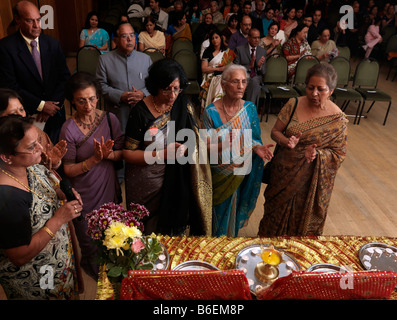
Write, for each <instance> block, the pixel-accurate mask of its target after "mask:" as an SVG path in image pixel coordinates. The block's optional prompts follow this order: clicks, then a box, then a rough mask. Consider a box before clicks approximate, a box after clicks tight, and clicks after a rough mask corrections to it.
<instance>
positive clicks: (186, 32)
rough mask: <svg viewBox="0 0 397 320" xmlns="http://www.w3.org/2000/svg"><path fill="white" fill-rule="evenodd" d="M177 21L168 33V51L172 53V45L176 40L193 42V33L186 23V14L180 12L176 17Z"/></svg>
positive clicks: (170, 26)
mask: <svg viewBox="0 0 397 320" xmlns="http://www.w3.org/2000/svg"><path fill="white" fill-rule="evenodd" d="M174 18H175V21H174V22H173V23H172V24H171V25H169V26H168V29H167V31H166V50H167V51H168V52H171V48H172V44H173V42H174V41H175V40H176V39H182V40H190V41H192V40H193V39H192V31H191V30H190V26H189V24H188V23H187V22H186V14H185V13H184V12H183V11H178V12H177V13H176V15H175V16H174Z"/></svg>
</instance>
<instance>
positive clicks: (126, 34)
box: [120, 33, 135, 40]
mask: <svg viewBox="0 0 397 320" xmlns="http://www.w3.org/2000/svg"><path fill="white" fill-rule="evenodd" d="M129 37H131V38H132V39H134V38H135V34H134V33H123V34H120V39H123V40H126V39H127V38H129Z"/></svg>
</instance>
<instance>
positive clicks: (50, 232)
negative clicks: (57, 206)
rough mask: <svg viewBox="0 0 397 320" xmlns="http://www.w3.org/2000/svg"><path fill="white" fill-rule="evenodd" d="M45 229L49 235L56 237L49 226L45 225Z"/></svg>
mask: <svg viewBox="0 0 397 320" xmlns="http://www.w3.org/2000/svg"><path fill="white" fill-rule="evenodd" d="M43 229H44V230H45V231H46V232H47V233H48V235H49V236H50V237H51V238H54V237H55V234H53V233H52V231H51V230H50V229H48V228H47V226H44V227H43Z"/></svg>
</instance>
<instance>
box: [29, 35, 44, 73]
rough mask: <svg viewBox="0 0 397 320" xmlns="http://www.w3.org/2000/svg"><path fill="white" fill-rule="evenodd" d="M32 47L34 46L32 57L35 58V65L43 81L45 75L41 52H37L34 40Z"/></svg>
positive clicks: (31, 43)
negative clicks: (42, 67) (42, 68)
mask: <svg viewBox="0 0 397 320" xmlns="http://www.w3.org/2000/svg"><path fill="white" fill-rule="evenodd" d="M30 45H31V46H32V56H33V60H34V63H35V64H36V67H37V70H38V71H39V74H40V77H41V79H43V74H42V71H41V60H40V53H39V50H37V42H36V40H32V41H31V42H30Z"/></svg>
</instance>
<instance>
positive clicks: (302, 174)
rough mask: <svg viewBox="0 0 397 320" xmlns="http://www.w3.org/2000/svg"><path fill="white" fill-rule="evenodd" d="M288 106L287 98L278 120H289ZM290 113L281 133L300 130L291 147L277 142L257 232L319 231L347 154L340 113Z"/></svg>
mask: <svg viewBox="0 0 397 320" xmlns="http://www.w3.org/2000/svg"><path fill="white" fill-rule="evenodd" d="M290 101H291V100H290ZM292 107H293V104H292V103H290V102H289V103H287V105H286V106H285V107H284V108H283V109H282V111H281V112H280V115H279V119H280V120H281V121H282V122H284V123H286V122H287V121H288V119H289V115H290V114H291V112H292ZM295 117H296V115H294V116H293V121H291V124H290V125H289V126H288V128H287V131H286V136H287V137H290V136H293V135H297V134H298V133H299V132H302V136H301V138H300V140H299V144H298V145H297V146H296V147H295V148H294V149H288V148H285V147H280V148H279V151H278V153H277V155H276V156H275V157H274V160H273V168H272V174H271V177H270V183H269V185H268V186H267V188H266V190H265V213H264V216H263V218H262V221H261V223H260V226H259V233H258V235H259V236H280V235H290V236H296V235H299V236H305V235H321V234H322V231H323V228H324V223H325V219H326V216H327V209H328V205H329V201H330V199H331V193H332V189H333V186H334V180H335V176H336V173H337V171H338V168H339V167H340V165H341V163H342V162H343V160H344V158H345V156H346V146H347V122H348V121H347V119H346V116H345V114H344V113H342V112H340V113H337V114H332V115H328V116H324V117H319V118H314V119H311V120H309V121H305V122H302V123H299V122H297V121H295ZM311 144H317V152H318V154H317V157H316V159H315V160H314V161H313V162H311V163H307V162H306V159H305V155H304V154H305V148H306V146H308V145H311Z"/></svg>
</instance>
